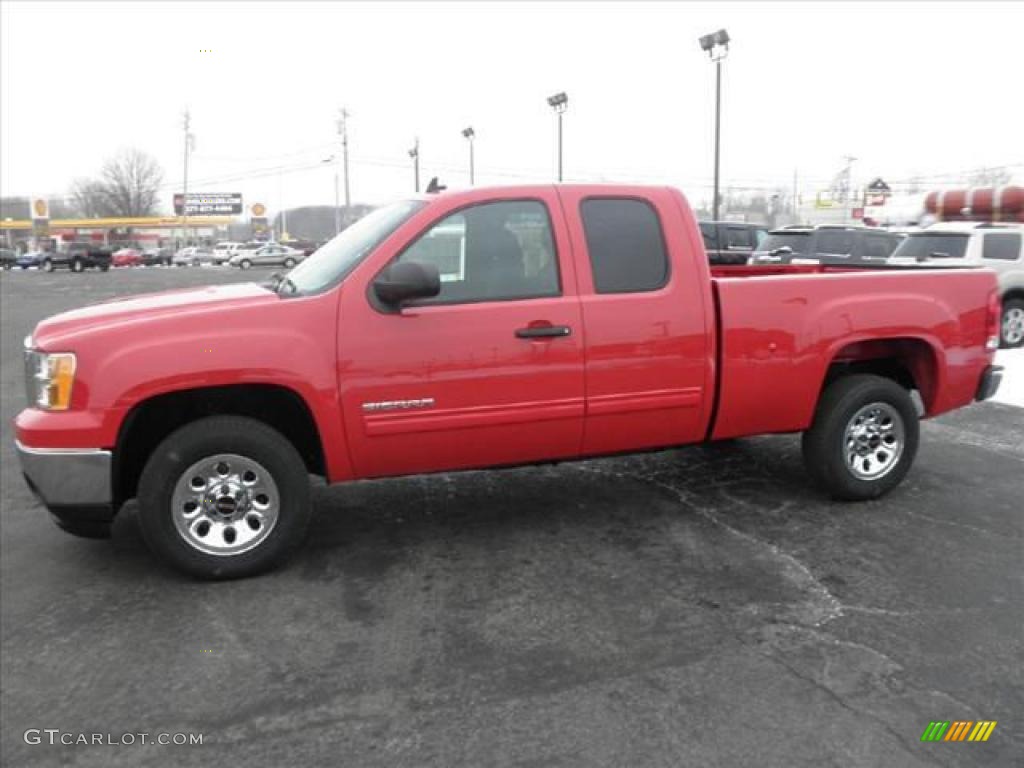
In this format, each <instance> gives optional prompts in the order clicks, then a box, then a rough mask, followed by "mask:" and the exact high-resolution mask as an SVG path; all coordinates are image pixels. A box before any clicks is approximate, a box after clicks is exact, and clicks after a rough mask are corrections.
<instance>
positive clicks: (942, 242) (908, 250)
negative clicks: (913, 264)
mask: <svg viewBox="0 0 1024 768" xmlns="http://www.w3.org/2000/svg"><path fill="white" fill-rule="evenodd" d="M967 238H968V236H967V235H940V234H938V233H936V232H931V233H928V232H922V233H921V234H919V235H918V234H914V235H910V236H909V237H908V238H907V239H906V240H904V241H903V242H902V243H900V244H899V246H898V247H897V248H896V250H895V251H893V253H892V257H893V258H894V259H897V258H901V257H902V258H907V259H927V258H933V259H962V258H963V257H964V253H966V251H967Z"/></svg>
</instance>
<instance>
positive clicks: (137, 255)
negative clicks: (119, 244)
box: [110, 248, 142, 267]
mask: <svg viewBox="0 0 1024 768" xmlns="http://www.w3.org/2000/svg"><path fill="white" fill-rule="evenodd" d="M110 263H111V265H112V266H115V267H138V266H141V265H142V253H141V252H140V251H138V250H136V249H135V248H121V249H119V250H116V251H114V255H113V257H112V258H111V261H110Z"/></svg>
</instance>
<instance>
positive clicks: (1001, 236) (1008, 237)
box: [981, 232, 1020, 261]
mask: <svg viewBox="0 0 1024 768" xmlns="http://www.w3.org/2000/svg"><path fill="white" fill-rule="evenodd" d="M981 258H983V259H998V260H999V261H1016V260H1017V259H1018V258H1020V235H1018V234H1017V233H1015V232H992V233H990V234H987V235H985V240H984V242H983V243H982V248H981Z"/></svg>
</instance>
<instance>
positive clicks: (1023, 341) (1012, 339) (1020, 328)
mask: <svg viewBox="0 0 1024 768" xmlns="http://www.w3.org/2000/svg"><path fill="white" fill-rule="evenodd" d="M999 327H1000V333H999V342H1000V344H999V345H1000V346H1001V347H1002V348H1003V349H1016V348H1017V347H1019V346H1021V345H1024V299H1008V300H1007V301H1006V302H1005V303H1004V304H1003V319H1002V322H1001V323H1000V326H999Z"/></svg>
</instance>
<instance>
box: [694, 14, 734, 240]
mask: <svg viewBox="0 0 1024 768" xmlns="http://www.w3.org/2000/svg"><path fill="white" fill-rule="evenodd" d="M700 49H701V50H702V51H706V52H707V54H708V56H709V57H710V58H711V60H712V61H713V62H715V197H714V202H713V203H712V206H711V207H712V213H711V218H712V219H714V220H715V221H718V181H719V175H718V169H719V162H718V161H719V149H720V139H721V122H722V59H724V58H725V57H726V56H728V55H729V33H728V32H726V31H725V30H724V29H720V30H718V31H717V32H713V33H712V34H710V35H704V36H703V37H702V38H700Z"/></svg>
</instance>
